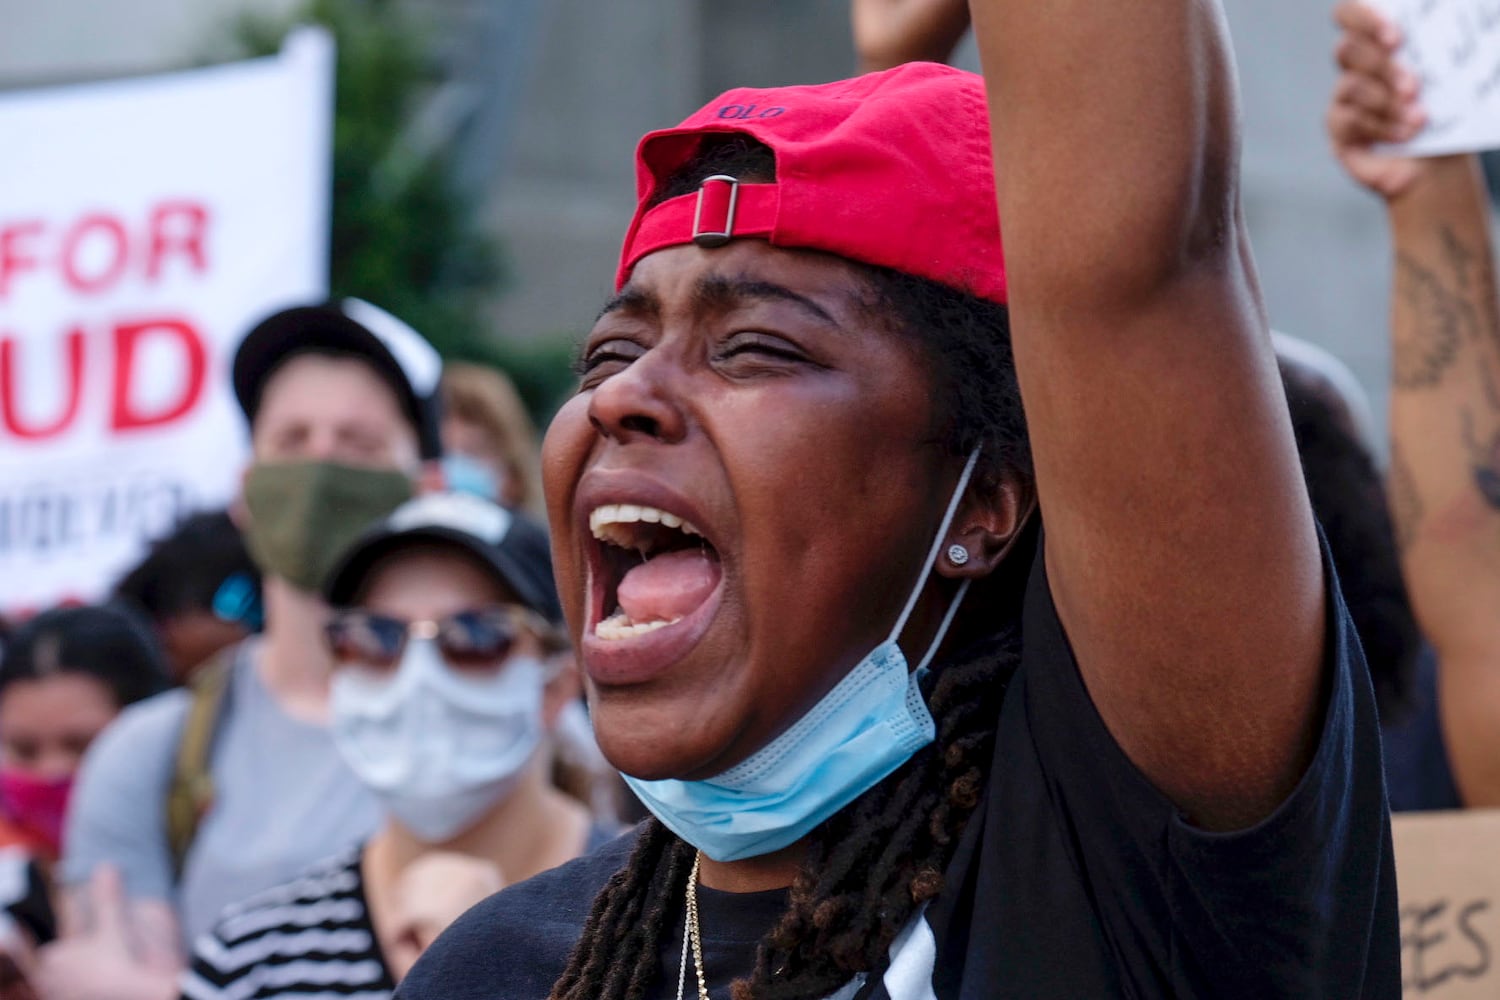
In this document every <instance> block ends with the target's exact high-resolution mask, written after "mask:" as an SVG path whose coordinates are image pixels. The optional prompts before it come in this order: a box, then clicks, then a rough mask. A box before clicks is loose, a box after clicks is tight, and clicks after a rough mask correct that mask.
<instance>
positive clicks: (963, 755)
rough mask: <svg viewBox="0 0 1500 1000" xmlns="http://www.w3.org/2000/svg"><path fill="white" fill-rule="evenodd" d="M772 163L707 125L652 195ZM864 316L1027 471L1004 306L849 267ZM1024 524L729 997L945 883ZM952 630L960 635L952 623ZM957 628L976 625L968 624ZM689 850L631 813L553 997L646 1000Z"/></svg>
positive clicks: (787, 977)
mask: <svg viewBox="0 0 1500 1000" xmlns="http://www.w3.org/2000/svg"><path fill="white" fill-rule="evenodd" d="M720 173H723V174H730V175H732V176H736V177H739V178H741V179H742V180H747V181H756V180H759V181H769V180H773V179H774V178H775V157H774V154H773V153H772V151H771V150H770V149H769V148H768V147H766V146H763V145H761V144H760V143H757V142H755V141H754V140H753V139H749V138H747V137H745V136H739V135H725V136H714V137H709V138H707V139H705V140H704V144H703V145H702V146H701V147H700V149H699V151H698V153H697V155H696V156H695V157H693V159H692V160H691V161H690V162H689V163H688V164H687V165H686V166H685V167H683V168H682V169H681V170H679V171H678V172H677V173H675V174H674V175H673V176H672V177H670V178H668V180H667V181H666V182H665V183H664V184H662V185H661V186H660V189H659V190H658V191H657V192H655V194H654V195H653V198H652V201H653V202H654V203H655V202H661V201H664V200H666V199H668V198H672V197H675V196H677V195H680V194H686V193H689V192H691V191H694V190H696V189H697V187H698V185H699V184H700V183H701V182H702V180H703V179H704V178H705V177H709V176H712V175H714V174H720ZM861 270H862V271H863V272H864V275H865V277H866V284H867V286H868V289H867V290H868V293H869V294H868V296H867V312H868V314H869V315H870V316H871V318H872V319H873V320H875V321H876V322H879V323H881V324H883V325H884V326H886V327H887V328H888V329H891V330H894V331H896V332H898V333H899V334H901V335H903V336H905V337H907V338H908V339H909V341H910V342H911V343H912V344H913V345H915V347H916V348H917V349H918V351H919V354H920V356H921V357H922V358H923V360H924V362H925V363H926V365H927V368H928V370H929V372H930V374H931V377H932V380H933V384H934V385H935V386H936V387H937V389H938V391H937V392H936V393H935V398H936V399H937V400H938V401H939V402H938V404H937V405H936V406H935V408H934V409H935V412H934V414H933V419H934V436H935V438H936V440H937V442H938V443H939V444H940V446H941V447H943V448H944V449H945V450H946V451H947V452H948V453H949V454H951V455H954V456H962V455H965V454H967V453H968V452H969V451H971V450H972V449H974V448H975V447H981V448H982V459H981V462H980V466H979V469H978V470H977V474H976V477H975V484H976V487H977V488H980V489H985V488H989V489H993V488H995V487H996V486H997V485H998V483H999V482H1000V481H1001V478H1002V477H1003V476H1009V477H1011V478H1012V479H1014V478H1021V479H1024V480H1028V481H1029V480H1030V478H1031V475H1032V473H1031V455H1030V450H1029V446H1028V443H1027V436H1026V423H1025V417H1024V414H1023V413H1022V410H1021V402H1020V389H1019V386H1018V385H1017V382H1016V375H1015V365H1014V363H1013V362H1012V359H1011V348H1010V330H1009V324H1008V315H1007V313H1006V309H1005V307H1004V306H1002V305H998V304H996V303H993V302H989V301H986V300H983V299H979V298H977V297H975V296H971V295H967V294H965V293H963V292H961V291H958V290H956V289H954V288H950V287H948V286H945V285H942V284H939V283H937V282H933V281H930V280H927V279H924V278H918V277H914V276H912V275H908V274H903V273H901V272H897V271H892V270H888V269H883V268H877V267H870V266H861ZM1030 553H1031V547H1030V545H1029V539H1023V540H1021V542H1020V543H1019V544H1018V545H1017V546H1016V547H1015V554H1014V555H1013V556H1012V557H1011V558H1010V559H1008V560H1007V561H1006V564H1005V565H1002V566H1001V567H1000V568H999V570H997V571H996V573H994V574H992V576H991V577H990V578H989V579H988V580H986V581H982V582H981V583H980V584H979V585H978V586H976V587H975V590H974V593H973V596H972V597H971V598H970V600H971V601H973V602H975V603H976V604H977V603H980V602H983V603H984V604H985V605H986V606H988V607H990V608H994V609H998V610H1000V611H1001V615H1000V616H998V617H999V618H1000V620H999V621H987V622H983V623H975V622H972V621H971V622H970V623H968V624H969V626H970V629H971V631H972V630H973V629H974V628H975V626H976V625H978V626H979V627H980V628H981V631H982V632H987V633H989V635H988V636H987V637H986V638H984V640H983V641H982V642H979V643H976V644H973V645H971V646H969V652H967V653H966V654H964V655H962V656H960V657H958V658H957V659H955V660H953V661H951V662H948V663H945V664H944V665H943V666H940V667H939V668H938V669H936V670H935V671H934V672H933V675H932V677H931V678H930V679H929V688H930V690H926V691H924V694H925V695H926V697H927V702H928V707H929V710H930V711H931V713H932V716H933V721H934V723H935V726H936V730H937V733H936V739H935V740H934V742H933V743H931V744H930V745H928V746H926V747H924V748H923V749H922V750H920V751H918V752H917V753H916V754H914V755H913V756H912V758H911V759H910V760H908V761H907V762H906V763H905V764H903V765H902V766H901V767H900V768H898V769H897V770H896V771H895V772H894V773H892V774H891V775H890V776H888V777H887V778H885V780H883V781H881V782H880V783H879V784H877V785H876V786H875V787H874V788H872V789H870V790H869V791H868V792H866V793H864V795H862V796H860V797H859V798H858V799H856V800H855V801H854V802H852V803H851V804H849V805H848V806H846V807H845V808H844V809H842V810H841V811H839V812H838V813H837V814H835V815H834V816H833V817H831V818H830V819H829V820H828V821H827V822H825V823H824V824H823V825H822V826H820V827H819V828H818V829H816V830H815V831H813V833H812V834H811V836H810V837H809V846H808V851H807V855H806V858H805V860H804V862H803V864H802V866H801V868H800V870H799V872H798V874H797V877H796V878H795V879H794V881H793V883H792V886H791V891H790V898H789V902H788V906H787V909H786V911H785V913H783V914H782V916H781V918H780V920H779V921H778V922H777V924H776V926H775V927H773V928H772V929H771V931H770V932H769V933H768V934H767V935H766V937H765V938H764V939H762V941H761V942H760V945H759V948H758V950H757V954H756V962H755V967H754V969H753V970H752V971H751V973H750V975H749V976H748V977H746V978H744V979H741V980H739V981H737V982H736V983H735V984H734V986H733V995H734V998H735V1000H816V998H819V997H825V996H827V995H828V994H829V993H832V992H833V991H834V990H836V989H838V988H839V987H840V986H841V985H843V984H844V983H845V982H847V981H848V980H849V979H850V977H852V976H854V975H856V974H858V973H871V972H874V971H876V970H878V969H880V968H882V967H883V964H884V962H885V961H886V957H887V954H888V952H889V950H890V945H891V942H892V941H894V940H895V938H896V935H897V934H899V933H900V931H901V929H902V928H903V927H904V926H905V925H906V924H907V922H908V921H909V920H911V918H912V917H913V916H914V915H915V914H916V912H917V911H918V909H919V908H920V907H921V906H922V905H923V904H924V903H926V902H928V901H929V900H931V899H933V898H934V897H935V896H937V894H938V893H939V892H940V891H941V890H942V888H943V874H942V873H943V872H944V871H945V870H946V869H947V867H948V864H949V862H950V861H951V860H952V856H953V851H954V849H955V847H956V845H957V842H958V840H959V838H960V835H961V834H962V832H963V829H964V827H965V825H966V824H967V822H968V820H969V818H970V816H971V815H972V814H973V812H974V809H975V806H976V805H977V804H978V803H979V800H980V798H981V797H982V795H983V790H984V788H985V785H986V783H987V782H986V778H987V774H988V769H989V767H990V763H991V758H992V755H993V752H994V743H995V728H996V725H997V723H998V721H999V717H1000V705H1001V702H1002V701H1003V699H1004V696H1005V688H1006V685H1007V683H1008V682H1009V680H1010V677H1011V675H1012V674H1013V673H1014V671H1015V668H1016V665H1017V664H1018V663H1019V660H1020V628H1019V622H1018V620H1017V616H1016V613H1015V612H1016V609H1018V608H1019V606H1020V595H1021V591H1022V587H1023V586H1024V582H1025V578H1026V574H1027V571H1028V569H1029V565H1030ZM955 637H956V638H958V634H956V636H955ZM967 638H970V639H972V638H974V636H972V635H971V636H968V637H967ZM695 853H696V852H695V851H694V849H693V848H692V847H691V846H690V845H688V844H686V843H684V842H683V841H682V840H680V839H679V838H678V837H676V836H675V835H674V834H672V833H671V832H670V831H668V830H667V829H666V828H665V827H664V826H662V824H661V823H660V822H658V821H657V820H655V819H648V820H647V821H646V822H645V824H643V826H642V829H641V832H640V834H639V836H638V839H637V841H636V846H635V849H634V851H633V853H632V854H631V857H630V860H629V861H628V862H627V863H626V865H625V867H624V868H622V869H621V870H620V871H618V872H616V873H615V875H614V876H613V877H612V878H611V879H610V880H609V882H608V883H607V884H606V885H605V887H604V888H603V889H602V890H601V891H600V892H599V894H598V896H596V897H595V899H594V904H593V909H592V911H591V912H590V914H589V916H588V919H587V921H586V922H585V924H584V927H583V932H582V935H581V936H580V938H579V941H578V943H577V945H575V947H574V949H573V952H572V954H571V955H570V956H569V959H568V964H567V967H566V968H565V969H564V971H563V974H562V976H561V978H559V979H558V981H557V983H556V984H555V985H554V986H553V988H552V993H551V998H550V1000H642V998H644V997H645V995H646V991H647V990H648V989H649V988H651V986H652V985H653V983H654V982H656V981H657V979H658V977H659V975H660V973H661V970H660V968H659V965H660V961H659V957H660V951H661V943H662V942H661V934H662V931H663V929H664V928H666V927H670V926H671V925H672V923H673V921H674V919H675V915H676V914H677V913H678V912H679V911H680V910H681V908H682V907H683V906H684V905H685V898H684V897H685V892H686V888H687V878H688V874H689V872H690V871H691V869H692V862H693V858H694V856H695Z"/></svg>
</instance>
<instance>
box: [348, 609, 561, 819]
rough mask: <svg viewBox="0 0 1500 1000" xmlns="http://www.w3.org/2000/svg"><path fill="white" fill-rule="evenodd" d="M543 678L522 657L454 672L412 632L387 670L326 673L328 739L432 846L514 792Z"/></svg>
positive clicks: (536, 729) (532, 743)
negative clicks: (491, 668)
mask: <svg viewBox="0 0 1500 1000" xmlns="http://www.w3.org/2000/svg"><path fill="white" fill-rule="evenodd" d="M546 684H547V669H546V667H545V666H543V665H542V664H541V662H539V661H538V660H535V659H532V658H529V657H514V658H512V659H511V660H509V661H508V662H507V663H506V664H505V665H504V667H502V668H501V669H500V671H499V672H498V673H496V674H494V675H493V676H483V677H474V676H462V675H460V674H458V673H456V672H455V671H453V670H451V669H449V667H448V666H447V664H446V663H444V662H443V659H442V654H441V653H440V652H439V651H438V648H437V646H436V644H435V643H433V641H432V640H431V639H418V638H415V637H413V638H412V639H410V640H409V641H408V642H407V646H406V651H405V653H404V654H403V655H402V658H401V663H400V665H399V667H398V668H397V670H396V673H395V675H394V676H391V677H375V676H373V675H371V674H369V673H366V672H362V671H360V670H358V669H346V670H340V671H339V672H338V673H336V674H334V677H333V684H332V688H331V707H332V715H333V727H332V728H333V738H334V742H335V743H336V744H337V745H338V748H339V751H340V752H341V753H342V754H343V755H344V759H345V760H347V761H348V762H349V766H350V767H351V768H352V769H353V770H354V773H355V774H357V775H358V776H359V778H360V780H361V781H363V782H364V783H365V784H366V785H367V786H369V788H370V789H371V790H372V791H374V792H375V794H376V795H378V796H379V797H380V799H381V801H382V802H384V803H385V805H386V807H387V808H388V809H389V810H390V811H391V813H392V814H393V815H394V816H395V817H396V819H398V820H400V822H401V824H402V825H403V826H405V827H406V828H407V829H408V830H410V831H411V832H412V833H414V834H416V836H418V837H419V838H421V839H422V840H424V841H428V842H432V843H439V842H442V841H445V840H449V839H451V838H452V837H455V836H457V835H458V834H460V833H462V832H463V831H465V830H467V829H468V828H469V827H471V826H473V825H474V823H475V822H476V821H478V819H479V817H480V816H481V815H482V814H483V813H484V812H485V811H486V810H487V809H489V808H490V807H491V806H492V805H494V804H495V803H496V802H499V801H500V800H501V799H503V798H505V796H507V795H508V794H509V793H510V792H511V791H512V790H513V789H514V788H515V786H516V784H517V783H518V782H519V780H520V777H521V775H522V773H523V772H524V770H525V768H526V765H527V763H529V762H530V760H531V758H532V754H533V753H534V752H535V751H536V748H537V746H538V744H540V743H541V739H542V694H543V690H544V689H545V687H546Z"/></svg>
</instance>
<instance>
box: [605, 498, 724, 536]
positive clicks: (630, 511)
mask: <svg viewBox="0 0 1500 1000" xmlns="http://www.w3.org/2000/svg"><path fill="white" fill-rule="evenodd" d="M637 521H646V522H649V523H651V524H664V525H666V526H667V527H668V528H675V529H676V530H678V531H682V532H685V533H686V534H689V535H702V534H703V532H701V531H699V530H698V529H697V528H696V527H694V526H693V523H692V522H691V521H687V520H684V519H683V518H680V517H678V516H677V515H676V514H671V513H668V512H667V511H664V510H659V509H657V508H656V507H646V506H643V505H641V504H633V503H607V504H604V505H603V506H602V507H595V508H594V510H593V513H591V514H589V530H590V531H592V532H593V533H594V537H595V538H598V539H601V540H603V541H610V540H611V538H610V537H607V533H605V532H604V530H603V529H605V528H607V527H608V526H610V525H612V524H634V523H635V522H637Z"/></svg>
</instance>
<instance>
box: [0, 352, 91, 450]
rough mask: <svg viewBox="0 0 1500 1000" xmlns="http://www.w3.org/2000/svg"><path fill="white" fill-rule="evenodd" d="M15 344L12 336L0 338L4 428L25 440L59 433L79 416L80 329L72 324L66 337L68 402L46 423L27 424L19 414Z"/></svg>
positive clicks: (0, 409) (0, 412) (0, 411)
mask: <svg viewBox="0 0 1500 1000" xmlns="http://www.w3.org/2000/svg"><path fill="white" fill-rule="evenodd" d="M16 347H17V344H16V341H15V339H14V338H12V337H4V338H0V416H3V417H4V421H5V429H6V430H7V431H9V432H10V433H11V434H12V435H14V436H15V437H18V438H21V439H22V440H24V441H36V440H38V439H40V438H49V437H52V436H54V435H56V434H61V433H62V432H63V431H65V430H67V429H68V425H69V424H71V423H72V422H73V418H74V417H76V416H78V406H79V404H80V403H81V402H83V331H82V330H80V329H78V328H76V327H75V328H74V329H73V330H72V332H70V333H69V334H68V336H67V350H68V402H67V405H65V406H64V407H63V409H62V414H61V415H60V416H59V417H58V418H57V419H56V420H54V421H52V423H50V424H46V425H27V424H26V422H25V419H24V418H23V417H22V416H21V407H20V403H19V399H18V397H19V395H20V392H19V390H18V388H17V387H18V386H19V385H20V384H21V375H20V367H21V366H20V365H19V364H18V363H17V361H16Z"/></svg>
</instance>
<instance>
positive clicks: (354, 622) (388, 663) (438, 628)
mask: <svg viewBox="0 0 1500 1000" xmlns="http://www.w3.org/2000/svg"><path fill="white" fill-rule="evenodd" d="M528 633H529V634H531V635H533V636H536V637H537V638H538V639H540V640H542V644H543V647H544V648H545V649H547V650H548V651H549V652H550V651H555V650H556V648H557V646H556V632H555V630H554V629H553V628H552V626H551V625H549V624H548V623H547V620H546V619H544V618H543V617H542V616H541V615H539V614H537V613H536V612H535V611H532V610H531V609H529V608H523V607H519V606H517V605H513V604H507V605H500V606H498V607H490V608H475V609H471V610H467V611H460V612H458V613H457V614H453V615H449V616H447V617H446V618H439V619H436V620H430V619H429V620H424V621H407V620H406V619H404V618H394V617H392V616H390V615H381V614H376V613H375V612H373V611H365V610H363V609H361V608H345V609H343V610H340V611H335V612H334V614H333V617H332V618H331V619H329V621H328V624H327V625H325V626H323V636H324V639H325V640H326V641H327V643H328V649H329V651H330V652H331V653H332V654H333V658H334V660H335V662H337V663H338V664H339V665H341V666H342V665H351V666H359V667H364V668H366V669H374V670H380V671H391V670H394V669H395V668H396V667H397V666H398V665H399V664H400V662H401V654H402V653H404V652H405V651H406V643H407V640H408V638H410V637H412V636H415V637H416V638H418V639H431V640H432V641H433V642H434V643H436V645H437V648H438V652H439V653H441V654H442V657H443V659H444V660H445V661H446V662H447V663H448V665H449V666H450V667H452V668H454V669H455V670H466V671H477V672H482V671H486V670H494V669H496V668H498V667H499V666H500V665H501V664H502V663H503V662H504V661H505V658H506V657H508V656H509V655H510V654H511V651H512V650H513V649H514V648H515V645H516V642H517V641H518V640H519V639H520V638H521V636H522V635H525V634H528Z"/></svg>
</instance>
